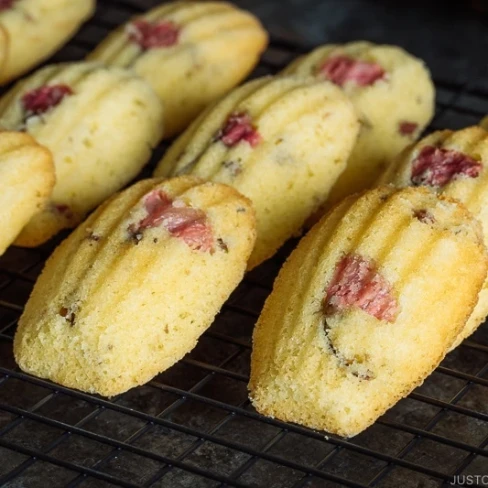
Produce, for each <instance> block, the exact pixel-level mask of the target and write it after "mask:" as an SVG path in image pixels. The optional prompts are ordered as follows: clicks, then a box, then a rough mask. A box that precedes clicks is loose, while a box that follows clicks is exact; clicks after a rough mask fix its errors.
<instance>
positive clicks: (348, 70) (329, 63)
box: [319, 56, 385, 86]
mask: <svg viewBox="0 0 488 488" xmlns="http://www.w3.org/2000/svg"><path fill="white" fill-rule="evenodd" d="M319 72H320V73H322V74H323V75H325V77H326V78H327V79H328V80H330V81H332V83H335V84H336V85H339V86H343V85H344V84H345V83H346V82H348V81H354V82H355V83H356V84H357V85H359V86H368V85H372V84H373V83H375V82H376V81H377V80H380V79H382V78H384V76H385V70H384V69H383V68H382V67H381V66H380V65H379V64H378V63H368V62H366V61H359V60H357V59H353V58H351V57H349V56H332V57H330V58H329V59H327V60H326V61H325V62H324V63H323V64H322V66H321V67H320V68H319Z"/></svg>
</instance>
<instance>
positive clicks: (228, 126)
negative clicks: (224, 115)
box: [217, 112, 261, 147]
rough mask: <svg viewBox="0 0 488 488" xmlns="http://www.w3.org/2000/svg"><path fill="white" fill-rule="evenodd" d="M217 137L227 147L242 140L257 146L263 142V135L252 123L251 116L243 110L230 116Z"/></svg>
mask: <svg viewBox="0 0 488 488" xmlns="http://www.w3.org/2000/svg"><path fill="white" fill-rule="evenodd" d="M217 139H218V140H221V141H222V142H223V143H224V144H225V145H226V146H227V147H233V146H235V145H236V144H238V143H239V142H241V141H246V142H247V143H248V144H249V145H250V146H251V147H256V146H257V145H258V144H259V143H260V142H261V135H260V134H259V132H258V131H257V130H256V128H255V127H254V126H253V125H252V119H251V116H250V115H249V114H247V113H243V112H241V113H234V114H231V115H230V116H229V118H228V119H227V121H226V123H225V126H224V128H223V129H222V130H221V131H220V132H219V134H218V136H217Z"/></svg>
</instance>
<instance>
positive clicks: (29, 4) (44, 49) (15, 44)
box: [0, 0, 95, 84]
mask: <svg viewBox="0 0 488 488" xmlns="http://www.w3.org/2000/svg"><path fill="white" fill-rule="evenodd" d="M94 10H95V0H16V1H15V2H14V3H13V4H12V7H11V8H9V9H7V10H4V11H1V12H0V25H1V26H2V27H3V29H4V30H5V33H6V35H5V36H2V35H0V53H2V52H5V61H6V62H5V63H4V65H3V66H2V67H1V69H0V84H2V83H6V82H8V81H10V80H12V79H14V78H16V77H17V76H19V75H21V74H23V73H25V72H26V71H28V70H30V69H31V68H33V67H34V66H36V65H37V64H39V63H40V62H41V61H43V60H45V59H46V58H48V57H49V56H51V54H53V53H54V52H55V51H57V50H58V49H59V48H60V47H61V46H62V45H63V44H64V43H65V42H67V41H68V40H69V39H70V38H71V37H72V36H73V35H74V34H75V33H76V31H77V30H78V29H79V27H80V26H81V24H82V23H83V22H85V21H86V20H87V19H88V18H89V17H90V16H91V15H92V14H93V12H94Z"/></svg>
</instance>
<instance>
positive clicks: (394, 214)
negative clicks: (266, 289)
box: [249, 187, 488, 437]
mask: <svg viewBox="0 0 488 488" xmlns="http://www.w3.org/2000/svg"><path fill="white" fill-rule="evenodd" d="M487 264H488V263H487V254H486V249H485V247H484V245H483V240H482V235H481V227H480V225H479V223H478V222H477V221H476V220H475V219H474V218H473V217H472V215H471V214H470V213H469V212H468V211H467V210H466V209H465V207H464V206H463V205H462V204H460V203H458V202H456V201H455V200H451V199H447V198H446V197H437V196H436V195H435V193H433V192H431V191H429V190H427V189H425V188H406V189H402V190H396V189H393V188H392V187H380V188H378V189H375V190H370V191H368V192H366V193H364V194H362V195H359V196H358V195H354V196H351V197H348V198H346V199H345V200H344V201H343V202H341V203H340V204H339V205H337V206H336V207H335V208H334V210H332V211H331V212H330V213H329V214H328V215H327V216H325V217H324V218H323V219H322V220H321V221H320V222H319V223H318V224H316V225H315V226H314V227H313V228H312V230H311V231H310V232H309V233H308V234H307V236H306V237H304V238H303V239H302V240H301V241H300V243H299V245H298V247H297V248H296V249H295V251H294V252H293V253H292V254H291V256H290V258H289V259H288V261H287V262H286V263H285V265H284V267H283V268H282V269H281V271H280V273H279V276H278V278H277V280H276V282H275V284H274V287H273V291H272V293H271V295H270V296H269V298H268V300H267V302H266V304H265V306H264V309H263V311H262V314H261V316H260V318H259V320H258V323H257V325H256V328H255V331H254V336H253V352H252V359H251V380H250V385H249V386H250V396H251V399H252V401H253V404H254V406H255V407H256V409H257V410H258V411H259V412H261V413H263V414H265V415H270V416H273V417H277V418H279V419H282V420H286V421H292V422H297V423H300V424H304V425H307V426H309V427H313V428H318V429H324V430H327V431H329V432H332V433H336V434H339V435H343V436H347V437H349V436H353V435H355V434H357V433H359V432H361V431H362V430H363V429H365V428H366V427H368V426H369V425H370V424H371V423H373V422H374V421H375V420H376V419H377V418H378V417H379V416H380V415H381V414H382V413H383V412H385V411H386V410H387V409H388V408H389V407H391V406H392V405H394V404H395V402H397V401H398V400H399V399H400V398H402V397H404V396H406V395H407V394H408V393H409V392H410V391H411V390H412V389H413V388H414V387H415V386H417V385H419V384H420V383H422V381H423V380H424V379H425V378H426V376H427V375H428V374H430V373H431V372H432V371H433V369H434V368H435V367H436V366H437V365H438V364H439V362H440V361H441V359H442V358H443V357H444V355H445V354H446V352H447V350H448V348H449V347H450V345H451V344H452V343H453V341H454V340H455V338H456V336H457V334H458V333H459V331H460V330H461V328H462V327H463V326H464V323H465V321H466V319H467V317H468V316H469V314H470V313H471V312H472V310H473V307H474V305H475V303H476V298H477V294H478V292H479V290H480V288H481V286H482V283H483V281H484V279H485V276H486V274H485V273H486V270H487Z"/></svg>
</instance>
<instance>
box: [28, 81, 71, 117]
mask: <svg viewBox="0 0 488 488" xmlns="http://www.w3.org/2000/svg"><path fill="white" fill-rule="evenodd" d="M70 95H73V90H72V89H71V88H70V87H69V86H68V85H51V86H49V85H45V86H41V87H39V88H36V89H35V90H31V91H29V92H27V93H26V94H25V95H24V96H23V97H22V106H23V107H24V110H25V111H26V112H28V113H29V114H32V115H41V114H43V113H45V112H47V111H48V110H50V109H51V108H53V107H56V106H57V105H59V104H60V103H61V102H62V101H63V99H64V98H65V97H67V96H70Z"/></svg>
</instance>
